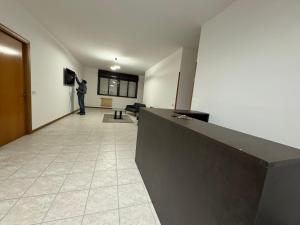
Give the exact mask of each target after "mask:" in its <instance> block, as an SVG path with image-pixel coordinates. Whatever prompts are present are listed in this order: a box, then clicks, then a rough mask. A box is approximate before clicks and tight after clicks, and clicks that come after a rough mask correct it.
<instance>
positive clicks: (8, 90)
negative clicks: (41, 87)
mask: <svg viewBox="0 0 300 225" xmlns="http://www.w3.org/2000/svg"><path fill="white" fill-rule="evenodd" d="M30 93H31V91H30V71H29V42H28V41H26V40H25V39H23V38H22V37H20V36H19V35H17V34H15V33H14V32H12V31H11V30H9V29H8V28H6V27H4V26H3V25H1V24H0V146H2V145H5V144H7V143H9V142H11V141H13V140H16V139H17V138H19V137H22V136H24V135H25V134H28V133H30V132H31V130H32V128H31V95H30Z"/></svg>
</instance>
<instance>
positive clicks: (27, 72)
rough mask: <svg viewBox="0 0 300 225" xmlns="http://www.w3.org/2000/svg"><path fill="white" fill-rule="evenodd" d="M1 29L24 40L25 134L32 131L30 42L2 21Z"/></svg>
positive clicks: (17, 38) (21, 40)
mask: <svg viewBox="0 0 300 225" xmlns="http://www.w3.org/2000/svg"><path fill="white" fill-rule="evenodd" d="M0 30H1V31H2V32H4V33H5V34H7V35H9V36H11V37H12V38H14V39H16V40H18V41H20V42H22V51H23V52H22V54H23V67H24V90H25V92H24V96H25V134H30V133H32V108H31V68H30V42H29V41H28V40H27V39H25V38H23V37H22V36H21V35H19V34H17V33H16V32H14V31H12V30H11V29H9V28H8V27H6V26H4V25H3V24H1V23H0Z"/></svg>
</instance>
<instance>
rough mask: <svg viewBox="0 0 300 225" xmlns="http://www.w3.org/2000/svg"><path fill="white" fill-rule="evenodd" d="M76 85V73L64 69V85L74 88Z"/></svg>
mask: <svg viewBox="0 0 300 225" xmlns="http://www.w3.org/2000/svg"><path fill="white" fill-rule="evenodd" d="M74 84H75V72H74V71H72V70H70V69H68V68H65V69H64V85H67V86H74Z"/></svg>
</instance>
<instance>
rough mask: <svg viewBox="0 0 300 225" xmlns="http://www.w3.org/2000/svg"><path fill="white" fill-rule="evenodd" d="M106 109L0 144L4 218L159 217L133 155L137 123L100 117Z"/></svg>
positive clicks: (0, 223) (154, 222) (112, 223)
mask: <svg viewBox="0 0 300 225" xmlns="http://www.w3.org/2000/svg"><path fill="white" fill-rule="evenodd" d="M104 113H111V112H110V111H107V110H100V109H90V110H88V112H87V115H86V116H85V117H81V116H79V115H72V116H69V117H66V118H64V119H62V120H60V121H58V122H56V123H55V124H53V125H51V126H48V127H46V128H44V129H42V130H40V131H38V132H36V133H34V134H33V135H30V136H25V137H23V138H21V139H19V140H17V141H15V142H12V143H10V144H8V145H6V146H4V147H2V148H0V150H1V151H0V225H33V224H36V225H37V224H39V225H41V224H43V225H80V224H83V225H159V221H158V219H157V216H156V213H155V210H154V209H153V205H152V204H151V201H150V198H149V196H148V193H147V191H146V188H145V186H144V184H143V181H142V179H141V176H140V173H139V171H138V170H137V167H136V164H135V161H134V155H135V143H136V136H137V126H136V123H132V124H123V123H120V124H117V123H115V124H108V123H102V118H103V114H104ZM133 120H134V119H133ZM134 121H135V120H134Z"/></svg>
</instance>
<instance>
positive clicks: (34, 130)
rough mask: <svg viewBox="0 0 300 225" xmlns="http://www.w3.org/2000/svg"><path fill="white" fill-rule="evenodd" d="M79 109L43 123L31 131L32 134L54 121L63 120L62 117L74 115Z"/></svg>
mask: <svg viewBox="0 0 300 225" xmlns="http://www.w3.org/2000/svg"><path fill="white" fill-rule="evenodd" d="M78 110H79V109H76V110H74V111H73V112H70V113H68V114H66V115H64V116H61V117H59V118H57V119H55V120H52V121H50V122H49V123H46V124H44V125H42V126H40V127H38V128H36V129H33V130H32V131H31V132H30V134H32V133H34V132H36V131H38V130H41V129H43V128H45V127H47V126H49V125H51V124H52V123H55V122H57V121H58V120H61V119H63V118H65V117H67V116H70V115H72V114H74V113H75V112H77V111H78Z"/></svg>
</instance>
